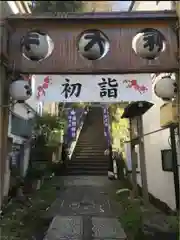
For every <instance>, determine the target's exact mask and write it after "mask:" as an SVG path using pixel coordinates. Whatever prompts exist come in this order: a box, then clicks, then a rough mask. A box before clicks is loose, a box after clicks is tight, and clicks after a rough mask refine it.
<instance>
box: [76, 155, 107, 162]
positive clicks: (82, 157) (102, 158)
mask: <svg viewBox="0 0 180 240" xmlns="http://www.w3.org/2000/svg"><path fill="white" fill-rule="evenodd" d="M73 157H74V156H73ZM75 158H76V159H84V161H86V159H91V160H92V161H98V160H104V161H106V158H105V156H103V155H102V156H98V157H95V156H94V157H92V156H75Z"/></svg>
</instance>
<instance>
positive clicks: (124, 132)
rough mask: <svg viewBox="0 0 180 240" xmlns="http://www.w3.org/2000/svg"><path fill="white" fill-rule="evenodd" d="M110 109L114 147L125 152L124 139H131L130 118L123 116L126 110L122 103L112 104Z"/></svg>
mask: <svg viewBox="0 0 180 240" xmlns="http://www.w3.org/2000/svg"><path fill="white" fill-rule="evenodd" d="M109 110H110V123H111V124H110V125H111V135H112V140H113V148H114V149H117V150H120V151H121V152H122V153H123V154H124V141H127V140H128V139H129V129H128V128H129V123H128V120H127V119H122V118H121V116H122V113H123V111H124V109H123V108H122V105H121V104H111V105H110V107H109Z"/></svg>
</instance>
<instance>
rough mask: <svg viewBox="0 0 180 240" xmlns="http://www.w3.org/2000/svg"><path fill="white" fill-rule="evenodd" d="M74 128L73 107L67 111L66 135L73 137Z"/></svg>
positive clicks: (74, 134)
mask: <svg viewBox="0 0 180 240" xmlns="http://www.w3.org/2000/svg"><path fill="white" fill-rule="evenodd" d="M76 130H77V124H76V112H75V111H74V110H73V109H71V110H69V112H68V137H69V138H75V137H76Z"/></svg>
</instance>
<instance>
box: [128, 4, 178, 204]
mask: <svg viewBox="0 0 180 240" xmlns="http://www.w3.org/2000/svg"><path fill="white" fill-rule="evenodd" d="M168 9H171V1H166V2H165V1H160V2H159V3H158V4H157V3H156V1H136V2H135V4H134V7H133V9H132V11H147V10H148V11H152V10H155V11H157V10H168ZM154 27H155V26H154ZM152 102H153V103H154V106H153V107H152V108H151V109H150V110H149V111H148V112H147V113H145V114H144V116H143V127H144V134H146V133H150V132H153V131H156V130H158V129H160V128H161V127H160V106H161V105H162V104H163V103H164V102H163V101H162V100H161V99H160V98H158V97H156V95H155V94H154V92H153V96H152ZM169 136H170V134H169V130H168V129H165V130H163V131H159V132H157V133H152V134H150V135H147V136H145V137H144V140H145V157H146V166H147V180H148V190H149V192H150V193H151V194H152V195H154V196H155V197H156V198H158V199H160V200H161V201H163V202H165V203H167V204H168V206H169V207H170V208H172V209H174V208H175V190H174V181H173V173H172V172H165V171H163V170H162V159H161V150H163V149H170V145H169V142H168V139H169ZM136 152H137V153H138V147H137V148H136ZM139 165H140V164H139V157H138V170H140V167H139ZM137 181H138V184H139V185H140V186H141V176H140V174H138V176H137Z"/></svg>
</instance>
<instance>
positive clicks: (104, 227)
mask: <svg viewBox="0 0 180 240" xmlns="http://www.w3.org/2000/svg"><path fill="white" fill-rule="evenodd" d="M92 225H93V228H92V230H93V237H94V238H95V239H97V240H98V239H109V240H110V239H111V240H113V239H126V234H125V232H124V230H123V228H122V226H121V224H120V222H119V221H118V219H116V218H99V217H93V218H92Z"/></svg>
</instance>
